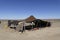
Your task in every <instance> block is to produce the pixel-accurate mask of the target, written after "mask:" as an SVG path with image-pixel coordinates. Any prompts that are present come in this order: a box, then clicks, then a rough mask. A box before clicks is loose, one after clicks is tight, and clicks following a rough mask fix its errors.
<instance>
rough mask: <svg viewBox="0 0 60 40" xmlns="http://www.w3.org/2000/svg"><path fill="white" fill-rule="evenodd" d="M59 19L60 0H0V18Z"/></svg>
mask: <svg viewBox="0 0 60 40" xmlns="http://www.w3.org/2000/svg"><path fill="white" fill-rule="evenodd" d="M30 15H33V16H35V17H36V18H39V19H51V18H52V19H54V18H55V19H59V18H60V0H0V19H25V18H27V17H29V16H30Z"/></svg>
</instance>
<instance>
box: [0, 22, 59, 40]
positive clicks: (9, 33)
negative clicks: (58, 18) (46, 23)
mask: <svg viewBox="0 0 60 40" xmlns="http://www.w3.org/2000/svg"><path fill="white" fill-rule="evenodd" d="M0 40H60V22H54V23H52V26H51V27H49V28H48V27H46V28H42V29H39V30H34V31H25V32H24V33H19V32H17V31H15V30H13V29H9V28H7V29H6V28H0Z"/></svg>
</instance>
